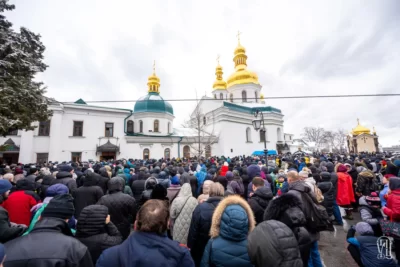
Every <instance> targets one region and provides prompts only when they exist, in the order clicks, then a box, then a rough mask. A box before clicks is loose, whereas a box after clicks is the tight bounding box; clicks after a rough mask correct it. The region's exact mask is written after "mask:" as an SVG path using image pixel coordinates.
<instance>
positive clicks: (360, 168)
mask: <svg viewBox="0 0 400 267" xmlns="http://www.w3.org/2000/svg"><path fill="white" fill-rule="evenodd" d="M356 170H357V172H358V173H360V172H363V171H366V170H367V169H366V168H365V167H363V166H358V167H357V168H356Z"/></svg>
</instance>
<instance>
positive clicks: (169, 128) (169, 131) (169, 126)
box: [168, 122, 171, 134]
mask: <svg viewBox="0 0 400 267" xmlns="http://www.w3.org/2000/svg"><path fill="white" fill-rule="evenodd" d="M168 133H169V134H170V133H171V123H170V122H168Z"/></svg>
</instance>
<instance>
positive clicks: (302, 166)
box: [299, 162, 307, 172]
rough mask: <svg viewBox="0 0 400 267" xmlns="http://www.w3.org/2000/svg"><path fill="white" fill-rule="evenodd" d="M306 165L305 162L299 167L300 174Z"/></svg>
mask: <svg viewBox="0 0 400 267" xmlns="http://www.w3.org/2000/svg"><path fill="white" fill-rule="evenodd" d="M306 166H307V165H306V163H305V162H301V163H300V165H299V172H301V170H303V168H304V167H306Z"/></svg>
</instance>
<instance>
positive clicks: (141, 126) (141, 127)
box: [139, 121, 143, 133]
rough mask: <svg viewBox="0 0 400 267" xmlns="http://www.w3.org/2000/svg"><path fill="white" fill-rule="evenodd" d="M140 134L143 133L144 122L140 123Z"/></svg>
mask: <svg viewBox="0 0 400 267" xmlns="http://www.w3.org/2000/svg"><path fill="white" fill-rule="evenodd" d="M139 133H143V121H139Z"/></svg>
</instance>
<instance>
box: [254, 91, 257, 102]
mask: <svg viewBox="0 0 400 267" xmlns="http://www.w3.org/2000/svg"><path fill="white" fill-rule="evenodd" d="M254 94H255V97H256V103H257V102H258V95H257V92H254Z"/></svg>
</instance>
